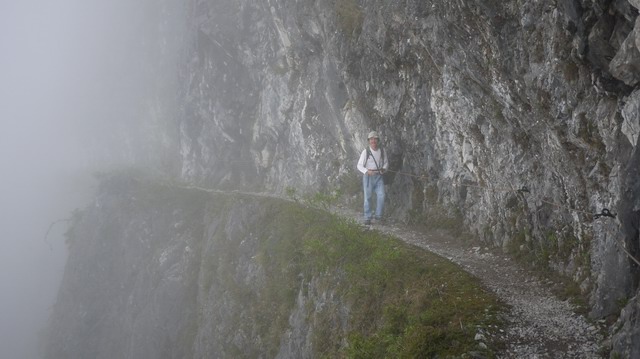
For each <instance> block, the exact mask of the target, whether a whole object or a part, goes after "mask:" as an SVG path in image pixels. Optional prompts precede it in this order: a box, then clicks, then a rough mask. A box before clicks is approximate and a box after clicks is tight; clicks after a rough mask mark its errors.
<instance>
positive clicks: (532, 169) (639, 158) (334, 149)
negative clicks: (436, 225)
mask: <svg viewBox="0 0 640 359" xmlns="http://www.w3.org/2000/svg"><path fill="white" fill-rule="evenodd" d="M639 7H640V3H639V2H638V0H628V1H627V0H614V1H604V0H590V1H588V0H581V1H578V0H562V1H529V2H522V1H515V0H510V1H493V0H479V1H431V2H424V1H417V0H416V1H413V0H409V1H404V2H396V1H382V0H374V1H368V2H365V3H363V2H359V1H356V0H332V1H311V0H298V1H293V0H290V1H288V0H283V1H253V0H239V1H237V0H236V1H217V0H216V1H213V0H211V1H207V0H191V1H189V2H187V4H186V9H181V11H174V12H170V11H169V10H167V9H165V10H166V11H165V12H164V13H162V14H163V16H166V17H168V18H171V17H172V16H176V14H179V15H180V16H184V24H186V25H185V30H184V36H183V37H182V38H181V39H182V40H183V42H182V48H181V50H180V51H181V53H182V55H181V57H180V59H179V62H178V69H179V80H178V81H177V83H178V89H177V92H178V94H179V101H178V103H179V104H180V108H179V111H178V114H177V115H176V117H172V118H171V119H170V120H168V121H166V122H167V123H168V128H169V130H168V132H166V133H169V134H170V136H169V137H170V138H172V140H173V141H174V143H176V144H178V145H175V152H179V153H178V154H177V158H176V159H175V161H172V165H171V166H170V167H171V168H180V169H181V170H180V171H179V172H180V174H179V176H180V177H181V178H182V179H184V180H187V181H189V182H192V183H196V184H199V185H201V186H207V187H215V188H238V187H241V188H257V189H262V190H268V191H272V192H276V193H283V192H285V191H286V190H287V189H289V188H296V189H297V190H299V191H301V192H309V193H314V192H318V191H336V190H340V191H341V192H342V193H343V194H344V199H345V201H347V202H352V203H355V204H356V205H359V197H358V193H359V186H358V182H359V180H358V177H359V176H358V173H357V172H356V171H355V169H354V168H355V161H356V160H357V155H358V153H359V152H360V151H361V150H362V149H363V148H364V146H365V145H366V138H365V137H366V133H367V132H368V131H369V130H371V129H376V130H378V131H379V132H381V134H382V137H383V138H382V140H383V144H384V146H385V147H386V149H387V151H388V153H389V158H390V160H391V169H392V170H394V171H395V172H393V173H392V174H394V175H395V176H394V178H393V182H392V183H391V184H390V185H389V186H388V191H389V196H388V197H389V207H388V213H389V214H390V215H392V216H393V217H395V218H397V219H399V220H402V221H405V222H422V221H426V220H427V219H428V218H433V217H439V216H447V217H453V218H457V219H459V220H461V221H462V222H463V223H464V224H465V226H466V227H467V228H468V229H469V230H470V231H471V232H472V233H473V234H474V235H476V236H477V237H479V238H480V239H481V240H482V241H484V242H486V243H488V244H491V245H495V246H500V247H504V248H505V250H509V251H511V252H512V253H514V254H517V255H520V256H525V257H526V256H529V258H531V260H532V261H536V262H538V263H539V264H541V265H542V266H544V267H548V268H551V269H553V270H554V271H556V272H558V273H561V274H564V275H567V276H568V277H570V278H572V279H573V280H574V281H575V282H577V283H578V284H579V285H580V287H581V289H582V291H583V292H584V293H587V294H589V296H590V305H591V313H590V314H591V316H592V317H593V318H605V317H608V316H610V315H616V314H617V312H618V311H619V309H620V303H624V302H626V301H627V299H629V298H632V297H634V296H636V297H637V288H638V279H639V278H640V272H639V270H638V264H637V263H636V262H635V260H634V259H633V258H640V244H639V231H638V228H639V223H640V182H638V175H639V173H638V171H639V168H640V154H639V152H638V149H637V144H638V136H639V133H640V90H639V86H638V84H639V82H640V75H639V74H640V50H639V48H640V25H639V20H638V16H637V15H638V8H639ZM167 11H169V12H167ZM173 94H175V93H171V95H172V96H173ZM165 95H166V94H165ZM160 102H162V101H160ZM168 103H172V102H168ZM167 113H168V114H166V116H173V113H170V112H167ZM154 114H155V116H160V117H162V116H163V114H162V111H160V112H159V113H158V111H156V112H154ZM604 209H608V210H609V211H610V212H607V211H604ZM610 213H612V214H615V217H612V216H606V215H605V216H599V215H600V214H610ZM596 214H598V215H596ZM629 303H630V304H629V305H628V306H627V308H626V309H625V313H627V317H628V318H631V317H634V315H635V316H637V313H638V307H637V304H634V303H637V301H635V300H631V301H629ZM631 312H634V313H636V314H634V315H629V313H631ZM620 327H626V326H620ZM635 328H636V329H635V330H636V331H637V324H635ZM627 334H628V332H626V334H625V333H620V334H619V335H620V337H621V338H623V337H625V336H626V335H627ZM623 341H624V340H620V341H618V342H623Z"/></svg>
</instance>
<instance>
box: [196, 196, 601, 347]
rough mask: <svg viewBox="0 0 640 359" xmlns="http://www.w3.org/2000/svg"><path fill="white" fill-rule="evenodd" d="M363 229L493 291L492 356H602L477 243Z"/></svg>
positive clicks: (514, 269) (549, 300)
mask: <svg viewBox="0 0 640 359" xmlns="http://www.w3.org/2000/svg"><path fill="white" fill-rule="evenodd" d="M184 188H189V189H197V190H202V191H206V192H211V193H238V194H244V195H251V196H260V197H269V198H279V199H282V200H287V201H293V200H292V199H291V198H284V197H280V196H277V195H274V194H270V193H255V192H243V191H232V192H227V191H219V190H213V189H206V188H201V187H194V186H185V187H184ZM330 211H331V212H333V213H335V214H336V215H339V216H341V217H344V218H349V219H353V220H355V221H358V222H361V214H360V213H356V212H355V211H353V210H349V209H346V208H344V207H333V208H331V209H330ZM364 227H365V228H367V229H369V230H378V231H380V232H382V233H385V234H388V235H390V236H393V237H396V238H399V239H400V240H402V241H404V242H406V243H408V244H411V245H414V246H417V247H419V248H423V249H425V250H428V251H430V252H432V253H435V254H437V255H439V256H442V257H444V258H447V259H449V260H450V261H452V262H454V263H456V264H458V265H459V266H460V267H462V268H463V269H464V270H465V271H467V272H469V273H471V274H473V275H474V276H476V277H477V278H478V279H480V281H481V282H482V283H483V284H484V286H485V287H486V288H487V289H488V290H490V291H491V292H493V293H495V294H496V295H497V296H498V298H500V299H501V300H502V301H503V302H504V303H505V304H506V305H507V306H508V308H509V310H508V311H507V312H506V313H505V315H506V317H505V318H504V319H505V322H506V323H507V326H506V327H505V328H501V329H499V331H498V333H495V334H493V335H496V336H497V337H496V338H493V339H497V340H498V341H500V342H502V343H504V344H505V346H504V348H503V350H501V351H500V352H498V354H497V355H498V358H505V359H512V358H513V359H516V358H517V359H522V358H535V359H543V358H545V359H546V358H553V359H556V358H581V359H582V358H603V355H602V352H601V343H602V342H603V340H604V336H603V335H602V334H601V333H602V331H601V328H599V327H598V325H597V324H594V323H591V322H589V320H588V319H587V318H586V317H584V316H582V315H579V314H576V313H575V311H574V309H573V307H572V305H571V304H570V303H569V302H568V301H562V300H560V299H558V298H557V297H556V296H555V295H554V294H553V293H551V290H550V289H549V287H550V284H551V283H545V282H541V281H540V280H539V279H538V278H536V276H535V275H534V274H532V273H530V272H529V271H527V270H526V269H524V268H522V267H521V266H519V265H518V264H517V263H515V262H514V261H513V260H512V259H511V258H509V257H508V256H506V255H503V254H501V253H499V252H498V251H497V250H492V249H490V248H486V247H482V246H480V245H479V243H470V242H466V241H462V240H460V239H458V238H455V237H454V236H452V235H451V234H449V233H447V232H446V231H444V230H429V231H416V230H412V229H408V228H406V226H404V225H402V224H395V223H387V224H384V225H380V224H378V225H372V226H364Z"/></svg>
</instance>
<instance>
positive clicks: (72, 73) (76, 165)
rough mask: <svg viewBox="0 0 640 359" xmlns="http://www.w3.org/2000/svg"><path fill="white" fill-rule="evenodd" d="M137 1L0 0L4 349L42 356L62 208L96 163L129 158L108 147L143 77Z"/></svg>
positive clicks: (78, 195)
mask: <svg viewBox="0 0 640 359" xmlns="http://www.w3.org/2000/svg"><path fill="white" fill-rule="evenodd" d="M143 11H144V2H143V1H142V2H136V4H129V3H128V2H127V1H124V0H117V1H97V0H95V1H94V0H90V1H80V0H62V1H56V2H51V1H45V0H35V1H34V0H21V1H13V0H0V49H1V56H0V92H1V93H0V121H1V123H0V154H1V156H0V171H1V176H0V178H1V179H2V180H1V182H0V184H1V185H0V191H1V192H0V194H1V198H2V200H1V202H0V203H1V204H0V231H1V232H0V240H1V241H2V242H1V243H0V244H1V245H2V250H0V298H1V299H0V300H1V302H0V356H1V357H2V358H16V359H17V358H38V357H39V352H38V348H37V346H38V336H39V335H40V333H41V332H42V329H43V328H44V326H45V325H46V323H47V319H48V316H49V314H50V312H51V308H52V305H53V303H54V302H55V297H56V294H57V290H58V286H59V284H60V280H61V278H62V275H63V270H64V264H65V259H66V248H65V243H64V241H65V238H64V232H65V231H66V229H67V221H65V219H66V218H69V217H70V215H71V212H72V211H73V210H74V209H76V208H79V207H82V206H85V205H87V204H88V203H89V200H90V198H91V195H92V191H93V187H94V185H95V184H94V179H93V174H94V173H95V172H97V171H101V170H104V169H107V168H110V167H113V166H121V165H123V164H126V163H127V162H128V161H129V158H127V156H126V151H119V152H117V151H112V149H113V148H122V147H121V146H119V143H118V141H119V138H120V137H119V136H118V131H119V132H127V131H128V128H129V126H131V124H132V123H135V121H136V109H135V107H136V101H137V99H138V98H139V97H138V96H141V93H142V88H143V86H144V81H143V76H142V75H141V74H142V73H143V71H142V70H143V68H144V59H143V58H142V57H141V55H140V53H138V52H136V49H138V48H140V46H139V45H140V41H141V39H140V34H141V31H140V27H141V26H144V24H143V23H142V22H141V20H140V19H141V18H142V17H141V16H140V15H141V14H142V12H143ZM116 146H118V147H116ZM49 229H50V232H49V233H48V235H47V236H46V238H45V235H46V234H47V231H48V230H49Z"/></svg>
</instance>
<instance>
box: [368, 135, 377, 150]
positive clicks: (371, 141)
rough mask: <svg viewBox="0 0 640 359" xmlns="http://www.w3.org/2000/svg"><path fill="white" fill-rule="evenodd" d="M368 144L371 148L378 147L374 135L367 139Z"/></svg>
mask: <svg viewBox="0 0 640 359" xmlns="http://www.w3.org/2000/svg"><path fill="white" fill-rule="evenodd" d="M369 146H371V148H372V149H374V150H375V149H377V148H378V139H377V138H375V137H371V138H370V139H369Z"/></svg>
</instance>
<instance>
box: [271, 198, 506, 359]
mask: <svg viewBox="0 0 640 359" xmlns="http://www.w3.org/2000/svg"><path fill="white" fill-rule="evenodd" d="M276 207H277V208H272V210H270V212H271V213H272V215H273V217H272V218H271V223H272V225H271V226H269V227H267V233H270V235H269V236H268V237H269V238H272V239H275V238H278V239H277V240H275V241H273V242H271V241H266V242H263V244H262V245H263V249H262V251H263V252H262V253H261V255H260V258H261V259H262V260H263V265H264V266H265V268H269V272H270V275H272V276H277V277H278V278H288V279H287V281H295V280H296V277H298V274H299V273H302V274H303V276H304V278H307V280H311V278H314V277H315V278H317V277H323V276H325V277H326V276H327V275H328V273H337V274H335V275H334V276H333V278H331V279H328V278H327V279H326V282H325V284H326V285H327V286H328V287H331V288H332V289H333V290H335V291H336V292H337V293H339V295H340V296H341V297H342V299H341V300H342V301H344V302H345V303H346V304H347V306H348V307H349V309H350V317H349V325H348V327H349V329H348V332H347V333H341V332H339V331H338V332H337V331H336V330H337V329H336V328H335V327H331V325H330V323H331V320H329V319H328V318H323V317H322V315H320V316H319V317H317V318H316V319H317V323H326V324H327V325H328V326H329V327H324V328H323V327H321V326H320V327H318V328H314V331H315V333H316V335H315V337H314V347H315V348H317V349H320V348H322V349H323V351H322V352H321V354H322V355H321V356H325V357H335V356H338V357H347V358H372V357H376V358H385V357H394V358H395V357H407V358H416V357H433V356H436V355H438V356H441V357H446V356H460V355H462V354H464V353H466V352H469V351H478V350H479V348H478V347H477V343H476V342H475V341H474V336H475V334H476V328H477V327H478V326H480V327H483V326H488V325H489V323H490V322H492V321H493V320H494V315H493V314H495V312H496V311H497V310H498V309H499V308H500V305H499V303H498V302H497V300H496V298H495V297H493V296H492V295H491V294H488V293H487V292H486V291H485V290H483V289H482V288H481V286H480V285H479V283H478V281H477V279H476V278H474V277H472V276H471V275H469V274H467V273H466V272H464V271H462V270H461V269H460V268H459V267H457V266H456V265H454V264H452V263H451V262H449V261H447V260H444V259H442V258H440V257H438V256H435V255H433V254H430V253H427V252H425V251H423V250H420V249H417V248H414V247H411V246H408V245H406V244H404V243H403V242H401V241H399V240H397V239H394V238H391V237H388V236H385V235H382V234H381V233H379V232H377V231H363V230H362V229H361V227H359V226H358V225H357V224H355V223H354V222H352V221H348V220H345V219H341V218H338V217H335V216H332V215H329V214H327V213H325V212H322V211H318V210H315V209H302V208H301V207H300V206H297V205H293V204H284V203H282V204H279V205H277V206H276ZM298 280H299V279H298ZM336 283H337V284H336ZM273 285H274V286H275V287H274V288H272V289H270V292H272V293H280V297H278V296H273V298H272V299H273V300H278V301H280V302H281V303H282V302H285V303H286V302H288V303H290V305H289V306H281V307H280V308H277V310H280V314H279V315H277V317H278V318H286V315H287V313H288V311H289V310H290V306H292V305H293V301H294V299H295V298H294V296H295V294H296V293H297V290H296V291H292V290H291V289H290V287H289V290H285V288H283V287H280V284H277V283H273ZM267 297H269V296H267ZM309 315H310V316H312V315H313V313H311V312H310V313H309ZM323 319H324V320H323ZM277 326H278V327H279V328H281V330H283V329H284V327H286V323H285V322H284V321H283V322H281V323H279V324H277ZM345 334H346V336H347V343H348V344H347V346H346V347H341V346H340V345H336V343H340V341H341V336H344V335H345ZM274 339H275V338H274ZM327 348H329V349H327ZM486 353H487V354H489V355H490V354H491V353H490V351H486Z"/></svg>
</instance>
